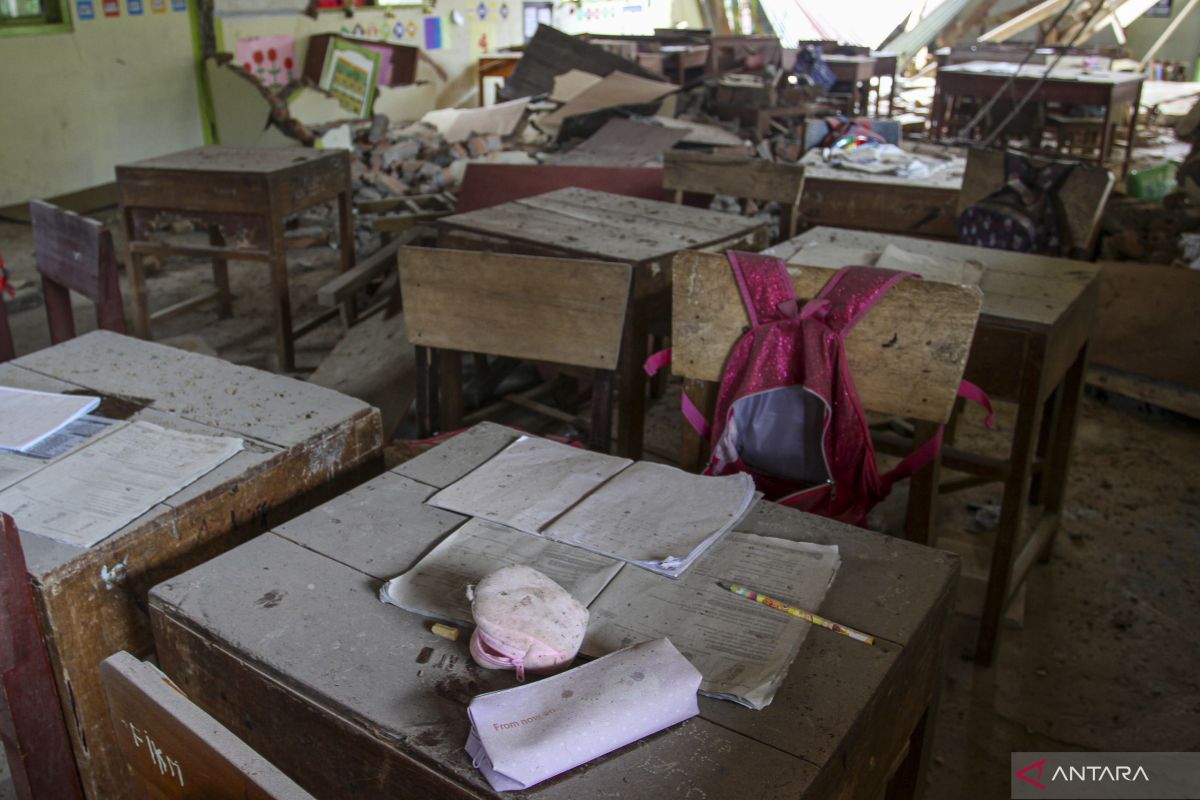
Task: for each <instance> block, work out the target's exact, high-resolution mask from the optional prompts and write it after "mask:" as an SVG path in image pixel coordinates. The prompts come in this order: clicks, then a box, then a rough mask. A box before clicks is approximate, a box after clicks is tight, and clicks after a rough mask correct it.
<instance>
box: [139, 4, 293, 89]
mask: <svg viewBox="0 0 1200 800" xmlns="http://www.w3.org/2000/svg"><path fill="white" fill-rule="evenodd" d="M151 2H153V0H151ZM234 56H235V57H236V58H237V63H238V64H241V66H242V69H244V70H246V72H248V73H249V74H251V75H253V76H254V77H256V78H258V82H259V83H261V84H262V85H263V86H265V87H267V88H268V89H282V88H283V87H284V86H287V85H288V84H289V83H291V82H292V81H294V80H295V79H296V78H298V77H300V76H299V73H298V72H297V70H296V39H295V38H294V37H292V36H286V35H280V36H251V37H248V38H245V39H238V40H237V46H236V47H235V48H234Z"/></svg>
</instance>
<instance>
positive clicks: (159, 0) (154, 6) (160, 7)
mask: <svg viewBox="0 0 1200 800" xmlns="http://www.w3.org/2000/svg"><path fill="white" fill-rule="evenodd" d="M150 13H151V14H165V13H167V0H150Z"/></svg>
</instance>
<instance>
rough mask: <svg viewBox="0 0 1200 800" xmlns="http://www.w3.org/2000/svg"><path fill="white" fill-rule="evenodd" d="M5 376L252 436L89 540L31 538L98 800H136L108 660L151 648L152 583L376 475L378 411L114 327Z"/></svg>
mask: <svg viewBox="0 0 1200 800" xmlns="http://www.w3.org/2000/svg"><path fill="white" fill-rule="evenodd" d="M0 384H4V385H7V386H16V387H21V388H28V389H34V390H39V391H52V392H67V391H75V392H80V391H82V392H86V393H89V394H96V395H99V396H100V397H101V398H102V402H101V405H100V408H99V410H98V411H97V412H96V413H98V414H100V415H102V416H108V417H111V418H115V419H133V420H145V421H147V422H152V423H155V424H159V425H164V426H166V427H169V428H173V429H178V430H185V431H189V432H193V433H207V434H213V435H217V434H219V435H226V436H240V437H242V439H243V440H244V442H245V445H246V446H245V449H244V450H242V451H241V452H240V453H238V454H237V455H235V456H234V457H233V458H232V459H230V460H229V461H227V462H225V463H224V464H222V465H221V466H219V467H217V468H216V469H215V470H213V471H212V472H210V473H208V474H207V475H205V476H203V477H201V478H200V479H199V480H197V481H196V482H195V483H193V484H191V485H190V486H188V487H185V488H184V489H182V490H181V491H179V492H178V493H176V494H175V495H174V496H172V497H171V498H168V499H167V500H166V501H164V502H163V503H161V504H159V505H157V506H155V507H154V508H153V509H151V510H150V511H148V512H147V513H146V514H144V515H142V516H141V517H139V518H138V519H137V520H135V521H134V522H132V523H130V524H129V525H127V526H125V527H124V528H123V529H121V530H120V531H118V532H117V533H116V534H114V535H113V536H111V537H109V538H107V539H105V540H103V541H101V542H99V543H97V544H96V545H94V546H93V547H91V548H89V549H86V550H82V549H80V548H76V547H71V546H69V545H65V544H61V543H58V542H56V541H54V540H51V539H47V538H45V537H42V536H37V535H36V534H31V533H30V532H28V531H21V533H20V536H21V545H22V548H23V550H24V555H25V559H26V562H27V571H28V575H29V581H30V584H31V586H32V589H33V594H34V599H35V600H36V602H37V607H38V611H39V615H40V620H39V622H40V624H41V627H42V629H43V630H44V632H45V647H46V652H47V654H48V656H49V661H50V666H51V670H52V672H53V677H54V681H55V682H56V684H57V692H58V700H59V702H60V703H61V713H62V716H63V718H64V719H65V721H66V727H67V731H68V732H69V734H70V738H71V745H72V747H73V749H74V760H75V765H76V766H77V767H78V770H79V776H80V778H81V780H82V783H83V789H84V792H85V795H86V796H88V797H92V798H104V800H108V799H109V798H122V797H126V796H128V794H127V793H128V792H129V791H130V787H129V783H128V780H127V775H126V766H125V763H124V759H123V757H122V755H121V753H120V750H119V748H118V746H117V744H116V742H115V741H114V739H113V733H112V726H111V724H110V721H109V718H108V706H107V702H106V700H105V697H104V691H103V687H102V686H101V682H100V673H99V666H100V662H101V661H103V660H104V658H106V657H107V656H109V655H111V654H113V653H115V652H117V651H119V650H126V651H129V652H131V653H136V654H138V655H140V656H148V655H150V654H151V653H152V647H153V640H152V636H151V633H150V624H149V618H148V616H147V608H146V592H147V591H148V590H149V588H150V587H151V586H152V585H154V584H155V583H157V582H159V581H161V580H164V579H165V578H167V577H168V576H170V575H174V574H177V573H179V572H181V571H183V570H185V569H188V568H190V567H191V566H193V565H195V564H197V563H200V562H202V561H204V560H206V559H208V558H210V557H212V556H213V555H215V554H217V553H220V552H223V551H224V550H226V549H228V548H230V547H233V546H234V545H237V544H240V543H241V542H243V541H245V540H246V539H247V538H248V537H251V536H253V535H256V534H258V533H259V532H261V531H262V530H264V529H265V527H266V524H267V522H268V520H269V519H271V518H272V516H273V515H276V514H279V513H280V512H279V511H277V509H280V508H281V507H282V506H284V504H285V503H288V502H290V501H293V500H294V499H295V498H298V497H300V496H301V495H303V494H305V493H306V492H312V491H315V490H318V489H320V490H321V491H332V490H334V489H336V488H337V487H338V486H339V485H340V486H342V487H344V486H346V485H352V484H353V483H357V482H359V481H361V480H362V479H363V478H364V477H366V476H367V475H370V474H374V473H375V472H377V471H378V470H379V469H380V468H381V466H382V464H381V452H382V444H383V434H382V425H381V422H380V418H379V412H378V411H376V410H375V409H373V408H371V407H370V406H368V405H366V404H365V403H363V402H361V401H359V400H355V399H353V398H350V397H346V396H344V395H340V394H337V393H336V392H332V391H329V390H328V389H323V388H321V387H318V386H313V385H311V384H307V383H301V382H297V381H293V380H292V379H290V378H284V377H281V376H277V375H272V374H270V373H264V372H261V371H259V370H253V369H249V368H246V367H238V366H235V365H233V364H229V363H228V362H224V361H220V360H219V359H215V358H210V357H207V356H202V355H197V354H193V353H187V352H184V351H181V350H176V349H174V348H170V347H165V346H162V345H157V344H153V343H151V342H144V341H142V340H140V339H135V338H132V337H126V336H120V335H117V334H113V333H109V332H107V331H97V332H93V333H89V334H87V335H85V336H82V337H79V338H77V339H74V340H71V341H69V342H66V343H64V344H60V345H57V346H55V347H51V348H48V349H45V350H41V351H38V352H37V353H33V354H31V355H28V356H23V357H22V358H19V359H17V360H15V361H12V362H9V363H7V364H4V365H3V366H0ZM281 398H283V399H281ZM68 457H69V456H68ZM364 473H365V474H364ZM316 499H320V498H319V497H317V498H316ZM19 525H20V521H19V520H18V526H19ZM37 744H38V743H36V742H35V743H33V748H32V750H33V752H34V753H37ZM25 745H26V746H27V747H29V745H30V743H25Z"/></svg>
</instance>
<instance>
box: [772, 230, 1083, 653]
mask: <svg viewBox="0 0 1200 800" xmlns="http://www.w3.org/2000/svg"><path fill="white" fill-rule="evenodd" d="M831 242H837V243H838V244H839V245H840V246H844V248H845V252H846V256H845V257H844V258H840V259H838V260H848V261H847V263H874V260H875V259H876V258H878V256H879V254H880V252H882V250H883V249H884V247H886V246H887V245H888V244H894V245H896V246H897V247H900V248H901V249H903V250H906V251H909V252H912V253H916V254H918V255H930V256H937V257H943V258H958V259H963V260H970V261H974V262H975V263H978V264H981V265H982V266H983V268H984V270H985V276H984V280H983V287H982V288H983V292H984V297H983V311H982V313H981V314H980V317H979V328H978V330H977V331H976V333H975V339H974V341H973V343H972V345H971V353H970V355H969V356H968V358H967V367H966V374H965V377H966V379H967V380H969V381H971V382H972V383H975V384H977V385H979V386H981V387H982V388H983V389H984V391H986V392H987V393H988V395H989V396H990V397H991V399H992V400H1004V401H1010V402H1013V403H1016V404H1017V419H1016V425H1015V429H1014V431H1013V434H1012V444H1011V450H1010V453H1009V456H1008V457H1007V458H999V459H997V458H990V457H984V456H981V455H978V454H974V453H966V452H963V451H961V450H956V449H954V448H953V447H951V446H949V445H950V444H952V442H953V421H952V423H951V430H950V431H949V432H948V435H947V439H948V441H947V446H946V447H943V449H942V459H941V463H942V466H943V467H945V468H947V469H952V470H956V471H960V472H965V473H967V475H968V477H966V478H962V479H956V480H943V481H942V482H941V484H940V486H939V485H938V484H936V483H935V484H933V489H934V491H935V492H940V493H943V494H944V493H947V492H952V491H958V490H961V489H967V488H970V487H973V486H979V485H983V484H989V483H995V482H1000V483H1003V484H1004V495H1003V500H1002V505H1001V512H1000V521H999V525H998V526H997V527H996V545H995V548H994V550H993V554H992V563H991V568H990V574H989V577H988V584H987V593H986V599H985V604H984V611H983V619H982V622H981V625H980V631H979V638H978V640H977V643H976V648H975V660H976V662H977V663H979V664H981V665H987V664H990V663H991V661H992V658H993V657H994V655H995V650H996V647H997V641H998V637H999V632H1000V622H1001V619H1002V617H1003V615H1004V612H1005V610H1006V609H1007V607H1008V605H1009V603H1011V602H1012V599H1013V597H1014V596H1015V595H1016V593H1017V590H1018V589H1020V587H1021V585H1022V584H1023V583H1024V581H1025V579H1026V578H1027V577H1028V575H1029V572H1030V569H1031V568H1032V567H1033V564H1034V563H1035V562H1036V561H1038V560H1042V561H1045V560H1047V559H1048V558H1049V557H1050V553H1051V549H1052V547H1053V544H1054V537H1055V534H1056V533H1057V531H1058V525H1059V520H1060V517H1061V513H1062V508H1063V501H1064V498H1065V493H1066V488H1067V472H1068V467H1069V465H1070V451H1071V445H1072V443H1073V441H1074V435H1075V426H1076V422H1077V420H1078V416H1079V404H1080V397H1081V394H1082V390H1083V382H1084V375H1085V372H1086V369H1087V354H1088V342H1089V340H1090V337H1091V334H1092V329H1093V328H1094V326H1095V321H1096V316H1097V313H1098V298H1099V293H1100V281H1099V272H1100V271H1099V269H1098V268H1097V267H1096V266H1095V265H1094V264H1089V263H1086V262H1081V261H1071V260H1068V259H1062V258H1048V257H1042V256H1029V255H1025V254H1020V253H1007V252H1004V251H1000V250H986V249H983V248H979V247H967V246H965V245H958V244H949V243H944V242H931V241H925V240H921V239H905V238H898V237H895V236H887V235H883V234H878V233H867V232H862V231H845V230H834V229H829V228H814V229H813V230H811V231H808V232H807V233H804V234H801V235H800V236H798V237H796V238H795V239H792V240H791V241H790V242H785V243H784V244H782V245H778V246H776V247H775V248H772V252H776V253H777V254H778V255H780V257H782V258H785V259H786V260H787V261H788V262H789V263H793V264H806V263H810V262H812V261H814V260H816V261H818V262H823V261H825V260H826V259H828V258H829V257H832V256H829V255H817V256H815V258H814V257H806V256H805V253H804V247H805V246H806V245H812V244H815V243H831ZM812 252H815V251H812ZM812 265H813V266H832V265H831V264H827V263H814V264H812ZM989 270H995V271H996V272H997V273H998V274H1001V275H1005V276H1007V277H1006V278H1005V280H1006V283H1005V284H1004V286H1003V287H1002V288H1000V289H998V290H997V291H996V292H995V293H994V294H993V293H991V292H989V287H988V277H987V272H988V271H989ZM1010 273H1011V274H1010ZM1021 281H1026V282H1027V283H1028V286H1027V288H1026V289H1025V290H1024V292H1025V293H1024V294H1018V293H1017V290H1018V289H1020V285H1021ZM1022 309H1028V310H1029V313H1028V314H1024V313H1023V312H1022ZM875 438H876V446H877V447H879V448H880V449H886V450H889V451H891V452H895V453H897V454H902V453H906V452H908V451H909V450H910V449H911V447H912V444H911V441H910V440H908V439H907V438H904V437H900V436H896V435H895V434H886V433H885V434H877V435H876V437H875ZM914 491H915V488H914ZM929 502H930V504H931V505H932V503H933V498H932V497H930V498H929ZM1031 505H1033V506H1036V505H1040V506H1041V514H1040V516H1039V517H1038V518H1037V519H1036V521H1034V522H1033V523H1032V524H1031V525H1027V519H1028V518H1029V517H1030V516H1031V514H1030V507H1031ZM927 519H929V522H930V524H929V525H928V526H927V527H926V528H924V529H923V530H921V529H917V530H910V531H908V534H909V536H910V538H914V539H915V540H916V541H924V542H926V543H927V544H934V543H935V535H934V534H935V532H934V529H933V526H932V514H930V515H929V517H928V518H927ZM1027 527H1028V528H1031V530H1030V533H1029V535H1028V537H1026V538H1025V539H1024V543H1022V537H1023V534H1024V533H1025V531H1026V528H1027Z"/></svg>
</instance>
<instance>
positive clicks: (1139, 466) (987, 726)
mask: <svg viewBox="0 0 1200 800" xmlns="http://www.w3.org/2000/svg"><path fill="white" fill-rule="evenodd" d="M98 216H99V217H100V218H105V217H106V216H111V214H109V215H105V214H100V215H98ZM0 254H3V255H4V257H5V259H6V260H7V261H8V264H9V267H10V271H11V273H12V275H13V277H14V279H16V280H17V281H20V280H21V279H22V278H24V279H33V278H34V277H35V273H34V271H33V265H32V258H31V240H30V236H29V229H28V228H27V227H25V226H22V225H16V224H8V223H0ZM292 262H293V263H292V268H291V273H292V286H293V298H294V301H295V303H296V308H297V310H298V313H297V316H298V317H303V315H304V312H306V311H311V310H314V309H315V308H316V306H315V303H314V302H313V300H312V297H311V293H312V292H313V291H314V290H315V287H316V286H318V285H319V284H320V283H322V282H323V281H324V280H327V279H328V278H330V277H332V276H333V274H334V257H333V252H332V251H331V250H330V249H329V248H317V249H314V250H309V251H303V252H300V253H297V254H296V255H295V257H294V258H293V259H292ZM175 263H176V262H168V266H167V269H166V270H165V271H164V272H162V273H160V274H158V275H156V276H153V277H151V278H150V281H149V283H150V297H151V302H152V307H154V308H160V307H163V306H165V305H167V304H169V303H172V302H175V301H177V300H179V299H182V298H183V297H184V296H186V295H188V294H190V293H192V292H194V291H195V290H196V288H197V286H200V285H207V284H206V283H205V281H206V280H207V275H208V270H207V267H206V266H204V265H202V264H199V263H194V262H185V261H180V262H178V263H179V266H175ZM232 273H233V275H232V278H233V287H234V291H235V292H236V293H238V295H239V296H238V299H237V301H236V307H235V315H234V318H232V319H228V320H217V319H216V318H215V314H214V313H212V312H211V311H208V310H201V311H197V312H193V313H190V314H188V315H185V316H183V317H180V318H177V319H176V320H172V321H171V322H170V323H169V324H168V325H165V326H164V327H163V329H162V330H161V331H160V332H156V333H157V335H158V336H159V338H163V337H175V338H174V341H176V342H178V343H180V344H182V345H184V346H188V347H192V348H196V349H202V350H208V351H215V352H216V353H217V354H219V355H221V356H222V357H225V358H228V359H230V360H233V361H237V362H240V363H246V364H252V365H255V366H260V367H268V368H269V367H270V366H272V365H273V356H272V355H271V351H272V346H273V345H272V341H273V340H272V336H271V316H270V311H269V308H268V307H267V306H265V305H264V303H263V302H262V300H261V298H264V297H266V296H267V294H266V289H267V283H266V280H265V276H264V274H263V270H262V267H261V265H255V264H234V265H232ZM34 282H35V283H36V281H34ZM35 299H36V298H35ZM18 301H19V302H20V301H21V298H19V299H18ZM78 316H79V317H80V323H81V328H84V329H87V328H90V327H91V326H92V322H91V316H90V312H88V311H86V310H84V311H83V313H81V314H78ZM12 317H13V320H12V321H13V328H14V336H15V338H16V342H17V348H18V352H22V353H23V352H28V351H31V350H34V349H38V348H40V347H44V346H45V345H46V344H48V336H47V333H46V330H45V314H44V311H43V309H42V308H41V306H40V305H36V306H32V307H27V308H25V309H24V310H20V311H16V312H15V313H14V314H13V315H12ZM337 336H338V331H337V328H336V324H334V325H331V326H327V327H325V328H323V329H321V330H319V331H318V332H316V333H314V334H311V335H310V337H309V338H306V339H304V340H302V345H301V347H300V348H299V350H298V353H299V361H300V364H301V366H307V367H309V368H311V367H314V366H316V364H317V363H318V361H319V359H320V357H321V356H322V354H323V353H324V352H326V351H327V350H328V349H329V348H330V347H332V345H333V343H334V342H335V341H336V339H337ZM677 408H678V404H677V393H676V392H672V393H671V394H670V395H669V396H668V397H667V398H666V399H664V401H662V402H660V403H657V404H655V406H654V407H653V408H652V410H651V414H650V420H649V425H648V431H647V440H648V444H649V445H650V446H651V447H652V448H654V449H655V450H657V451H661V452H664V453H670V452H672V451H674V450H675V449H676V447H677V441H678V438H677V437H678V430H679V428H678V425H679V417H678V413H677ZM1013 416H1014V414H1013V409H1012V408H1011V407H1005V406H1003V405H1001V407H1000V408H999V409H998V422H997V427H996V430H995V431H993V432H988V431H986V430H985V429H984V428H983V426H982V424H981V420H980V418H979V417H978V416H975V415H969V416H968V418H967V421H966V424H964V425H963V426H962V427H961V429H960V441H962V442H963V443H965V444H968V445H970V446H972V447H978V448H980V449H984V450H988V449H990V450H991V451H992V452H994V453H997V454H999V453H1000V452H1002V449H1003V441H1004V436H1005V434H1006V433H1011V430H1012V422H1013ZM1197 453H1200V423H1196V422H1193V421H1191V420H1187V419H1184V418H1181V417H1177V416H1174V415H1171V414H1169V413H1164V412H1161V411H1158V410H1155V409H1149V408H1146V407H1142V406H1139V405H1138V404H1136V403H1133V402H1130V401H1127V400H1124V399H1122V398H1116V397H1112V398H1101V397H1096V396H1088V397H1087V398H1085V401H1084V407H1083V413H1082V419H1081V421H1080V425H1079V430H1078V434H1077V439H1076V447H1075V450H1074V457H1073V459H1072V466H1071V477H1070V488H1069V493H1068V497H1067V508H1066V514H1065V520H1064V523H1063V526H1062V530H1061V531H1060V534H1059V538H1058V542H1057V546H1056V548H1055V552H1054V556H1053V558H1052V559H1051V560H1050V562H1049V563H1047V564H1044V565H1038V566H1037V567H1035V569H1034V570H1033V572H1032V575H1031V577H1030V580H1029V582H1028V587H1027V591H1026V593H1025V597H1024V615H1023V616H1024V620H1023V624H1022V625H1021V627H1007V628H1006V629H1005V630H1004V631H1003V632H1002V634H1001V641H1000V650H999V656H998V658H997V660H996V663H995V665H994V666H992V667H990V668H987V669H983V668H979V667H977V666H975V665H974V664H973V663H972V662H971V661H970V660H969V654H970V653H971V652H972V649H973V645H974V637H975V622H974V620H973V619H972V617H971V616H970V613H969V612H970V609H969V608H964V609H962V610H963V612H964V613H961V614H959V615H957V616H956V617H955V622H954V626H953V627H954V635H953V643H952V653H951V657H950V660H949V663H948V664H947V668H946V676H945V682H944V691H943V695H942V703H941V708H940V712H939V714H938V719H937V730H936V738H935V743H934V759H933V763H932V767H931V771H930V775H929V787H928V793H927V796H928V797H929V798H931V800H959V798H963V797H967V796H971V797H975V798H980V800H984V799H986V798H1003V797H1008V796H1009V789H1008V786H1009V778H1008V765H1009V753H1010V752H1012V751H1014V750H1086V749H1091V750H1125V751H1130V750H1132V751H1137V750H1200V625H1198V624H1197V622H1196V619H1197V616H1198V612H1200V457H1198V456H1197ZM999 496H1000V492H999V487H998V486H996V487H980V488H977V489H974V490H971V491H970V492H964V493H960V494H956V495H952V496H949V497H946V498H945V499H944V501H943V504H942V510H943V515H942V521H941V524H940V526H939V530H940V535H941V537H942V540H943V541H944V542H947V543H951V544H954V545H955V549H958V550H963V551H965V550H969V549H970V548H971V546H973V545H977V546H985V545H986V542H987V539H988V536H989V534H988V533H987V532H986V531H982V530H980V529H979V527H978V526H977V525H976V523H975V521H974V520H975V511H974V510H973V508H974V507H977V506H980V505H987V504H988V503H995V502H997V501H998V498H999ZM903 502H904V492H903V490H899V491H897V493H896V494H895V495H894V496H893V497H891V498H889V500H888V501H887V502H886V503H885V504H884V505H883V506H882V507H881V512H882V518H883V520H884V521H885V524H886V525H887V526H888V530H891V531H896V530H897V529H898V521H899V520H900V519H901V517H902V509H903ZM967 571H968V572H971V571H975V572H977V571H978V568H977V567H975V566H972V565H970V564H968V568H967ZM968 583H969V581H968ZM965 588H967V587H965ZM977 588H978V586H976V589H977ZM963 594H964V595H966V594H968V592H966V591H964V592H963ZM967 605H969V603H968V604H967ZM7 796H8V795H7V794H6V792H5V783H4V777H3V774H2V773H0V800H3V799H4V798H6V797H7Z"/></svg>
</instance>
